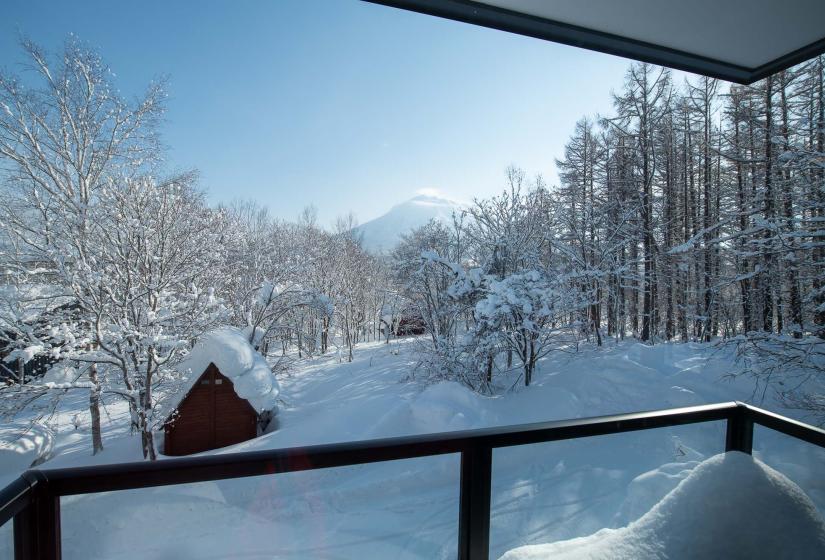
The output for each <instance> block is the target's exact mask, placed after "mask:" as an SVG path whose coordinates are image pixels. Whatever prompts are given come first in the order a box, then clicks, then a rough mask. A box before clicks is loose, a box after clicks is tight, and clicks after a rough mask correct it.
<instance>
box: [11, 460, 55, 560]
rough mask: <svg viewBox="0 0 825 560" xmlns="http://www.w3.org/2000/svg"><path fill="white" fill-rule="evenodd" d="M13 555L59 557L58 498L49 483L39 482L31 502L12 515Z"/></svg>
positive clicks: (47, 559)
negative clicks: (50, 489)
mask: <svg viewBox="0 0 825 560" xmlns="http://www.w3.org/2000/svg"><path fill="white" fill-rule="evenodd" d="M23 477H28V473H24V475H23ZM14 558H15V560H28V559H30V558H37V559H38V560H40V559H43V560H60V558H61V550H60V497H59V496H55V495H54V494H52V493H50V492H49V488H48V484H44V483H42V482H41V483H39V484H38V486H37V488H36V489H35V496H34V499H33V501H32V503H31V504H30V505H29V506H28V507H26V508H25V509H24V510H22V511H20V512H19V513H17V515H15V516H14Z"/></svg>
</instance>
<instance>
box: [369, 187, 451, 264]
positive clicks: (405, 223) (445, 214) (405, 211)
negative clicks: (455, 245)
mask: <svg viewBox="0 0 825 560" xmlns="http://www.w3.org/2000/svg"><path fill="white" fill-rule="evenodd" d="M461 208H462V205H461V204H460V203H458V202H454V201H452V200H448V199H446V198H440V197H437V196H430V195H424V194H422V195H419V196H416V197H415V198H412V199H410V200H408V201H406V202H403V203H401V204H398V205H397V206H393V207H392V209H390V211H389V212H387V213H386V214H384V215H383V216H380V217H378V218H375V219H374V220H370V221H369V222H366V223H363V224H361V225H360V226H358V227H357V228H355V229H356V231H357V232H358V233H359V234H361V235H362V236H363V240H364V248H365V249H367V250H368V251H372V252H375V253H383V252H387V251H392V249H393V248H395V246H396V245H397V244H398V242H399V241H400V240H401V236H402V235H403V234H405V233H409V232H410V231H411V230H413V229H415V228H417V227H420V226H423V225H424V224H426V223H427V222H429V221H430V220H437V221H440V222H443V223H445V224H451V223H452V216H453V212H454V211H457V210H460V209H461Z"/></svg>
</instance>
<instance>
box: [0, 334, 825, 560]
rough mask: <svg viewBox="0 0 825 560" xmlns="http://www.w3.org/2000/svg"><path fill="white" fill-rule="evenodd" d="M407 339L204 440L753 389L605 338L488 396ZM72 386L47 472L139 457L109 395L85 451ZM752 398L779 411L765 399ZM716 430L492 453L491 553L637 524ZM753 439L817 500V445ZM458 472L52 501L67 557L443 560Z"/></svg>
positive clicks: (823, 499) (330, 438) (711, 357)
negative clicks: (441, 378)
mask: <svg viewBox="0 0 825 560" xmlns="http://www.w3.org/2000/svg"><path fill="white" fill-rule="evenodd" d="M415 344H416V343H415V341H414V340H401V341H394V342H393V343H391V344H390V345H385V344H383V343H371V344H366V345H362V346H359V347H358V348H357V349H356V354H355V361H354V362H353V363H339V360H338V358H337V357H336V356H333V355H330V356H326V357H322V358H316V359H314V360H303V361H299V362H297V363H296V365H295V367H294V368H293V370H292V371H293V373H292V374H291V375H289V376H285V377H283V378H282V379H281V389H282V393H281V399H282V403H281V410H280V413H279V417H278V428H277V430H275V431H274V432H272V433H269V434H267V435H264V436H262V437H260V438H257V439H255V440H252V441H249V442H245V443H242V444H238V445H235V446H232V447H230V448H226V449H223V450H220V451H217V452H218V453H223V452H234V451H244V450H253V449H268V448H279V447H292V446H304V445H312V444H319V443H328V442H336V441H347V440H358V439H371V438H377V437H386V436H394V435H408V434H417V433H428V432H438V431H449V430H459V429H468V428H477V427H485V426H495V425H505V424H515V423H523V422H535V421H543V420H553V419H564V418H573V417H583V416H593V415H600V414H610V413H618V412H630V411H638V410H650V409H657V408H668V407H675V406H686V405H693V404H701V403H708V402H719V401H729V400H750V399H751V394H752V392H753V385H752V382H751V381H750V380H748V379H745V378H740V379H737V380H734V381H730V380H722V379H721V378H722V377H723V375H724V374H726V373H730V372H731V371H733V369H734V367H735V366H734V365H733V363H732V360H731V356H730V355H729V354H726V353H725V352H721V351H713V350H712V349H711V348H710V347H708V346H703V345H698V344H660V345H656V346H645V345H642V344H636V343H623V344H619V345H615V344H613V343H611V344H610V345H608V346H607V347H605V348H602V349H595V348H585V349H582V350H581V351H579V352H577V353H562V352H558V353H556V354H551V355H550V356H549V357H548V358H546V359H545V360H544V361H543V362H542V363H541V364H540V368H539V371H538V372H537V374H536V377H535V382H534V385H533V386H531V387H529V388H524V387H516V388H515V389H513V390H512V391H506V392H504V393H503V394H502V395H500V396H496V397H485V396H481V395H478V394H475V393H472V392H471V391H469V390H467V389H465V388H464V387H462V386H460V385H458V384H455V383H446V382H445V383H438V384H435V385H427V384H425V383H423V382H421V381H419V380H418V379H416V378H415V376H414V375H413V366H414V364H415V361H416V360H415ZM82 397H83V395H77V396H76V397H75V396H70V397H69V398H67V399H66V400H65V402H64V405H63V408H62V409H61V411H60V413H58V414H57V415H55V417H54V419H53V421H52V425H51V426H49V430H48V433H49V438H50V443H49V448H50V454H51V456H52V458H51V459H49V460H48V461H47V462H46V464H45V466H48V467H57V466H69V465H79V464H90V463H100V462H114V461H123V460H136V459H138V458H139V456H140V451H139V444H138V442H137V441H135V440H134V438H132V437H131V436H129V435H128V429H127V427H126V411H125V410H123V409H122V408H119V407H118V406H110V407H107V409H106V414H105V415H104V416H105V422H106V426H107V432H106V434H105V441H104V444H105V446H106V449H105V451H104V452H103V453H102V454H100V455H98V456H96V457H94V458H93V457H91V456H90V454H89V442H88V439H89V434H88V424H87V420H86V417H85V416H84V415H85V414H86V412H85V411H86V407H87V402H86V401H85V400H84V398H82ZM757 404H761V405H762V406H764V407H766V408H769V409H772V410H777V411H778V412H781V413H784V414H789V415H792V416H793V415H794V414H793V412H792V411H787V410H783V409H782V408H781V407H780V406H779V404H778V403H776V402H773V401H771V400H767V401H765V402H763V403H757ZM724 432H725V426H724V424H723V423H722V422H717V423H712V424H701V425H693V426H683V427H678V428H672V429H661V430H653V431H644V432H637V433H631V434H622V435H616V436H604V437H598V438H588V439H584V440H575V441H568V442H553V443H547V444H539V445H533V446H525V447H521V448H508V449H503V450H498V451H496V452H495V453H494V457H493V469H494V472H493V495H492V516H491V543H490V545H491V557H492V558H497V557H499V556H500V555H502V554H504V553H506V552H507V551H510V550H513V549H516V548H518V547H522V546H524V545H541V544H544V543H552V542H557V541H569V540H570V539H575V538H578V537H587V536H588V535H592V534H593V533H596V532H597V531H600V530H602V529H605V528H609V529H616V530H617V531H618V530H620V529H619V528H621V527H625V526H627V525H628V524H633V523H634V522H637V525H638V524H639V523H642V520H643V519H644V518H643V516H646V514H648V512H650V511H651V510H652V509H655V508H656V507H659V508H661V507H664V506H662V503H665V502H666V501H667V499H671V498H672V496H670V497H668V498H667V499H664V498H665V497H666V496H668V494H669V493H670V492H671V491H672V490H673V489H674V488H676V486H677V485H679V483H680V482H681V481H683V480H686V479H689V477H690V475H691V473H692V472H695V469H696V467H697V465H699V464H700V463H701V462H702V461H705V460H707V459H708V458H710V457H713V456H715V455H717V454H718V453H720V452H722V451H723V448H724ZM755 449H756V451H755V456H756V457H757V458H759V459H761V460H762V461H764V462H765V463H767V464H768V465H770V466H772V467H773V468H775V469H777V470H778V471H779V472H781V473H782V474H784V475H785V476H787V477H788V478H789V479H790V480H791V481H793V482H794V483H795V484H797V485H798V486H799V488H801V489H802V491H803V492H804V493H806V494H807V495H808V496H809V497H810V499H811V500H812V503H813V504H814V505H815V507H816V508H818V509H819V512H820V513H822V512H825V477H822V476H821V473H822V467H823V465H825V450H822V449H819V448H815V447H813V446H810V445H807V444H804V443H801V442H795V441H793V440H790V439H788V438H785V437H784V436H781V435H778V434H771V433H770V432H768V431H766V430H760V429H757V431H756V435H755ZM24 462H25V461H24ZM23 467H24V465H22V464H21V461H17V463H13V462H11V461H7V462H5V463H4V464H3V465H2V466H0V468H2V469H3V471H2V472H0V474H1V475H2V476H4V477H5V480H9V479H11V478H13V477H14V476H16V475H17V473H18V471H19V470H20V469H22V468H23ZM458 467H459V459H458V457H457V456H446V457H433V458H422V459H415V460H408V461H397V462H392V463H382V464H373V465H363V466H356V467H347V468H340V469H330V470H326V471H307V472H300V473H290V474H286V475H274V476H266V477H255V478H248V479H241V480H230V481H220V482H215V483H199V484H192V485H186V486H177V487H169V488H155V489H147V490H135V491H128V492H116V493H107V494H99V495H92V496H76V497H71V498H65V499H63V503H62V507H63V517H62V521H63V527H62V536H63V544H64V555H65V557H66V558H124V559H125V558H186V557H193V558H228V557H232V558H238V557H243V558H273V557H274V558H387V557H393V558H398V559H405V558H428V559H429V558H453V557H454V556H455V550H456V533H457V523H458V483H459V473H458ZM663 499H664V500H663ZM686 503H687V502H686ZM657 504H659V505H658V506H657ZM686 515H690V514H686ZM701 515H702V512H696V516H701ZM640 518H642V520H640ZM651 526H652V525H651ZM616 538H618V537H616ZM0 543H2V535H0ZM0 546H2V545H1V544H0ZM513 554H516V553H515V552H514V553H513ZM518 557H519V556H514V558H518Z"/></svg>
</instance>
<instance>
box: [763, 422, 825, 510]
mask: <svg viewBox="0 0 825 560" xmlns="http://www.w3.org/2000/svg"><path fill="white" fill-rule="evenodd" d="M753 455H754V457H756V458H757V459H759V460H760V461H762V462H764V463H765V464H766V465H768V466H769V467H772V468H774V469H776V470H778V471H779V472H781V473H782V474H784V475H785V476H787V477H788V478H790V479H791V480H792V481H794V482H795V483H796V484H797V485H798V486H799V487H800V488H801V489H802V491H803V492H805V493H806V494H807V495H808V497H809V498H811V500H812V501H813V502H814V504H815V505H816V507H817V509H818V510H819V512H820V513H821V514H822V515H824V516H825V474H823V473H825V449H823V448H822V447H819V446H816V445H812V444H810V443H807V442H804V441H801V440H798V439H796V438H793V437H790V436H786V435H785V434H783V433H781V432H776V431H774V430H771V429H770V428H766V427H764V426H759V425H756V426H754V427H753Z"/></svg>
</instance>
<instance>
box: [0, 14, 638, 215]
mask: <svg viewBox="0 0 825 560" xmlns="http://www.w3.org/2000/svg"><path fill="white" fill-rule="evenodd" d="M2 16H3V17H2V20H0V67H2V68H4V69H7V70H12V71H15V70H17V69H19V67H18V66H17V64H18V63H19V62H20V60H21V55H20V50H19V48H18V46H17V38H18V32H22V33H24V34H26V35H28V36H29V37H31V38H32V39H34V40H35V41H37V42H38V43H39V44H41V45H42V46H44V47H45V48H46V49H48V50H50V51H55V50H57V49H59V48H60V47H61V45H62V42H63V41H64V39H65V38H66V36H67V35H68V34H69V33H74V34H75V35H77V36H78V37H80V38H81V39H82V40H84V41H86V42H88V43H89V44H91V45H92V46H94V47H95V48H97V49H98V50H99V51H100V52H101V53H102V55H103V57H104V59H105V60H106V61H107V62H108V64H109V65H110V66H111V67H112V69H113V71H114V72H115V73H116V74H117V86H118V87H119V88H120V90H121V91H122V93H123V94H124V95H126V96H133V95H135V94H137V93H138V92H140V91H141V90H142V89H143V88H145V86H146V84H147V83H148V82H149V81H150V80H152V79H153V78H155V77H157V76H161V75H166V76H168V77H169V80H170V81H169V94H170V97H169V103H168V112H167V115H166V117H167V119H166V122H165V124H164V126H163V129H162V132H163V138H164V142H165V143H166V145H167V146H168V147H169V148H170V151H169V166H170V168H172V169H186V168H197V169H198V170H199V171H200V172H201V185H202V186H203V187H204V188H205V189H207V190H208V192H209V193H210V199H211V200H212V201H213V202H219V201H231V200H232V199H234V198H242V199H255V200H258V201H260V202H261V203H264V204H266V205H268V206H269V207H270V208H271V210H272V211H273V212H274V213H275V214H276V215H278V216H281V217H284V218H294V217H296V216H297V215H298V214H299V213H300V211H301V209H302V208H303V207H305V206H306V205H308V204H314V205H315V206H316V207H317V208H318V212H319V217H320V219H321V221H322V223H325V224H329V223H331V222H332V221H333V220H334V218H335V216H337V215H340V214H343V213H345V212H347V211H350V210H352V211H353V212H354V213H355V214H356V216H357V218H358V219H359V220H360V221H361V222H364V221H367V220H369V219H371V218H374V217H376V216H378V215H380V214H382V213H384V212H385V211H386V210H387V209H389V207H390V206H392V205H393V204H397V203H399V202H402V201H404V200H406V199H408V198H410V197H412V196H414V195H415V194H416V193H417V192H419V191H421V190H422V189H428V190H432V189H436V190H438V191H440V192H442V193H444V194H445V195H446V196H448V197H450V198H454V199H458V200H470V199H472V198H473V197H474V196H488V195H491V194H495V193H497V192H498V191H499V190H500V189H501V188H502V186H503V179H504V170H505V168H506V167H507V166H508V165H509V164H511V163H512V164H516V165H518V166H520V167H522V168H524V169H525V170H526V171H527V172H528V173H529V174H531V175H532V174H535V173H541V174H542V175H544V176H545V178H546V179H547V180H548V181H549V182H551V183H554V182H555V180H556V174H555V166H554V163H553V162H554V158H556V157H558V156H559V155H560V154H561V153H562V149H563V146H564V143H565V141H566V140H567V138H568V136H569V134H570V132H571V131H572V129H573V125H574V124H575V122H576V120H578V119H579V118H580V117H581V116H583V115H585V114H594V113H598V112H601V113H605V112H609V111H610V109H611V101H610V91H611V89H618V88H620V87H621V84H622V80H623V75H624V73H625V71H626V69H627V66H628V64H629V62H628V61H627V60H625V59H621V58H618V57H612V56H608V55H604V54H599V53H593V52H589V51H584V50H581V49H576V48H572V47H566V46H562V45H556V44H552V43H548V42H544V41H539V40H535V39H529V38H526V37H520V36H516V35H511V34H508V33H503V32H500V31H493V30H489V29H483V28H480V27H475V26H471V25H467V24H462V23H458V22H452V21H447V20H442V19H438V18H434V17H430V16H424V15H419V14H414V13H409V12H404V11H400V10H396V9H392V8H387V7H384V6H377V5H373V4H369V3H366V2H361V1H360V0H303V1H302V0H275V1H265V0H255V1H251V0H244V1H234V2H230V1H228V0H227V1H198V2H195V1H191V2H161V1H155V0H151V1H141V2H119V1H114V0H109V1H83V2H68V1H56V0H55V1H51V2H45V1H42V0H5V1H4V5H3V9H2Z"/></svg>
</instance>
